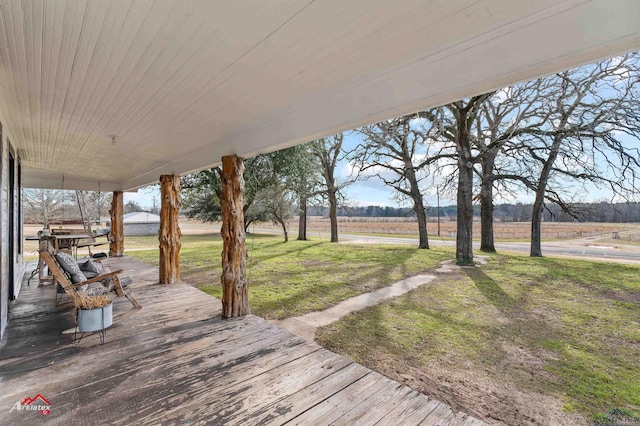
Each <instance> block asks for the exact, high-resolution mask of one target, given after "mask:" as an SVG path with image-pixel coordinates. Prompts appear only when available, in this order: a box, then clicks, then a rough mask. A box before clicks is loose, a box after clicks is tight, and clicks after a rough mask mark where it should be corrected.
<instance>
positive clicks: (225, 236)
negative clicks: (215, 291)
mask: <svg viewBox="0 0 640 426" xmlns="http://www.w3.org/2000/svg"><path fill="white" fill-rule="evenodd" d="M243 169H244V165H243V163H242V158H239V157H237V156H235V155H228V156H225V157H222V194H221V197H220V207H221V210H222V228H221V231H220V234H221V235H222V244H223V245H222V276H221V278H220V279H221V283H222V318H234V317H241V316H244V315H248V314H249V313H250V311H249V298H248V293H247V278H246V262H247V245H246V241H245V228H244V213H243V211H242V206H243V201H242V191H243V190H244V178H243V176H242V173H243Z"/></svg>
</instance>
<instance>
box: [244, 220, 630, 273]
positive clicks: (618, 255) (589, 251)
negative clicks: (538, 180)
mask: <svg viewBox="0 0 640 426" xmlns="http://www.w3.org/2000/svg"><path fill="white" fill-rule="evenodd" d="M252 231H253V232H256V233H260V234H263V233H264V234H276V233H277V232H276V231H275V230H273V229H268V228H255V230H253V229H252ZM309 236H310V237H311V238H313V237H321V238H327V239H328V238H329V234H327V233H317V232H314V233H313V234H309ZM339 236H340V241H342V242H345V243H347V242H348V243H361V244H416V245H417V243H418V239H417V238H410V237H408V238H402V237H384V236H367V235H356V234H342V233H341V234H340V235H339ZM429 244H431V245H441V246H449V247H455V241H453V240H442V239H438V238H436V237H431V238H430V239H429ZM474 248H480V243H479V242H475V243H474ZM529 249H530V246H529V243H528V242H497V243H496V250H498V251H499V252H500V251H503V252H517V253H529ZM542 254H543V255H545V256H548V257H553V256H557V257H570V258H581V259H589V260H608V261H614V262H620V263H630V264H640V247H637V246H633V245H626V244H622V243H620V244H609V243H598V239H597V238H582V239H577V240H566V241H553V242H545V243H542Z"/></svg>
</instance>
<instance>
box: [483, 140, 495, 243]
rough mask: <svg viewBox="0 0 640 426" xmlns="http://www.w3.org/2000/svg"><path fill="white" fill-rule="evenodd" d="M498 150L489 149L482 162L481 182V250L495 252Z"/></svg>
mask: <svg viewBox="0 0 640 426" xmlns="http://www.w3.org/2000/svg"><path fill="white" fill-rule="evenodd" d="M496 154H497V151H496V152H494V151H488V152H487V153H486V154H485V157H484V160H483V162H482V180H481V182H480V250H482V251H485V252H488V253H495V251H496V247H495V243H494V240H493V179H492V178H493V168H494V164H495V159H496Z"/></svg>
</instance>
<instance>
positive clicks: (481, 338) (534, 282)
mask: <svg viewBox="0 0 640 426" xmlns="http://www.w3.org/2000/svg"><path fill="white" fill-rule="evenodd" d="M318 337H319V339H318V340H319V342H320V343H321V344H322V345H324V346H325V347H328V348H330V349H332V350H335V351H337V352H340V353H343V354H346V355H348V356H349V357H351V358H353V359H354V360H356V361H358V362H361V363H363V364H364V365H367V366H369V367H371V368H373V369H376V370H378V371H381V372H383V373H385V374H390V375H392V376H393V375H394V374H397V375H399V376H400V377H402V371H409V370H411V368H413V367H416V368H422V369H426V370H428V371H430V372H434V371H441V372H442V371H453V372H455V371H466V372H468V374H469V377H470V378H472V377H473V376H474V375H478V376H486V377H489V378H491V380H494V381H495V382H496V383H508V384H509V385H513V386H515V387H516V388H517V389H519V390H520V389H521V390H524V391H525V392H526V391H533V392H539V393H542V394H543V395H549V396H551V397H553V399H554V400H559V401H561V402H562V404H563V409H564V410H565V411H566V412H576V413H579V414H581V415H583V416H585V417H587V418H588V417H591V416H594V415H597V414H599V413H603V412H606V411H607V410H608V409H611V408H615V407H619V408H623V409H627V410H630V411H631V412H633V413H635V414H636V415H638V414H640V368H639V367H640V267H635V266H625V265H619V264H609V263H597V262H588V261H578V260H570V259H552V258H536V259H532V258H529V257H525V256H518V255H510V256H500V255H498V256H495V257H492V258H491V260H490V262H489V264H488V265H486V266H483V267H481V268H465V269H463V271H462V272H459V273H457V274H456V275H454V276H443V277H441V278H440V279H438V280H437V281H436V282H434V283H432V284H430V285H427V286H425V287H421V288H419V289H416V290H414V291H412V292H410V293H408V294H407V295H405V296H402V297H399V298H397V299H394V300H393V301H390V302H387V303H383V304H381V305H378V306H376V307H373V308H370V309H367V310H364V311H361V312H358V313H355V314H352V315H349V316H348V317H346V318H344V319H343V320H341V321H339V322H337V323H334V324H331V325H329V326H327V327H325V328H323V329H321V330H320V331H319V333H318ZM385 360H386V361H385ZM388 360H393V361H395V363H393V364H391V365H390V364H389V362H388ZM438 369H440V370H438ZM398 371H400V373H398ZM434 374H435V373H434ZM443 374H445V373H443Z"/></svg>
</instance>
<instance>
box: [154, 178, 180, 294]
mask: <svg viewBox="0 0 640 426" xmlns="http://www.w3.org/2000/svg"><path fill="white" fill-rule="evenodd" d="M160 198H161V200H162V201H161V205H160V229H159V230H158V240H159V242H160V263H159V265H160V273H159V276H160V277H159V281H160V284H173V283H175V282H178V281H180V247H181V246H182V244H181V243H180V236H181V235H182V234H181V232H180V226H179V224H178V216H179V214H180V205H181V202H180V176H175V175H162V176H160Z"/></svg>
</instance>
